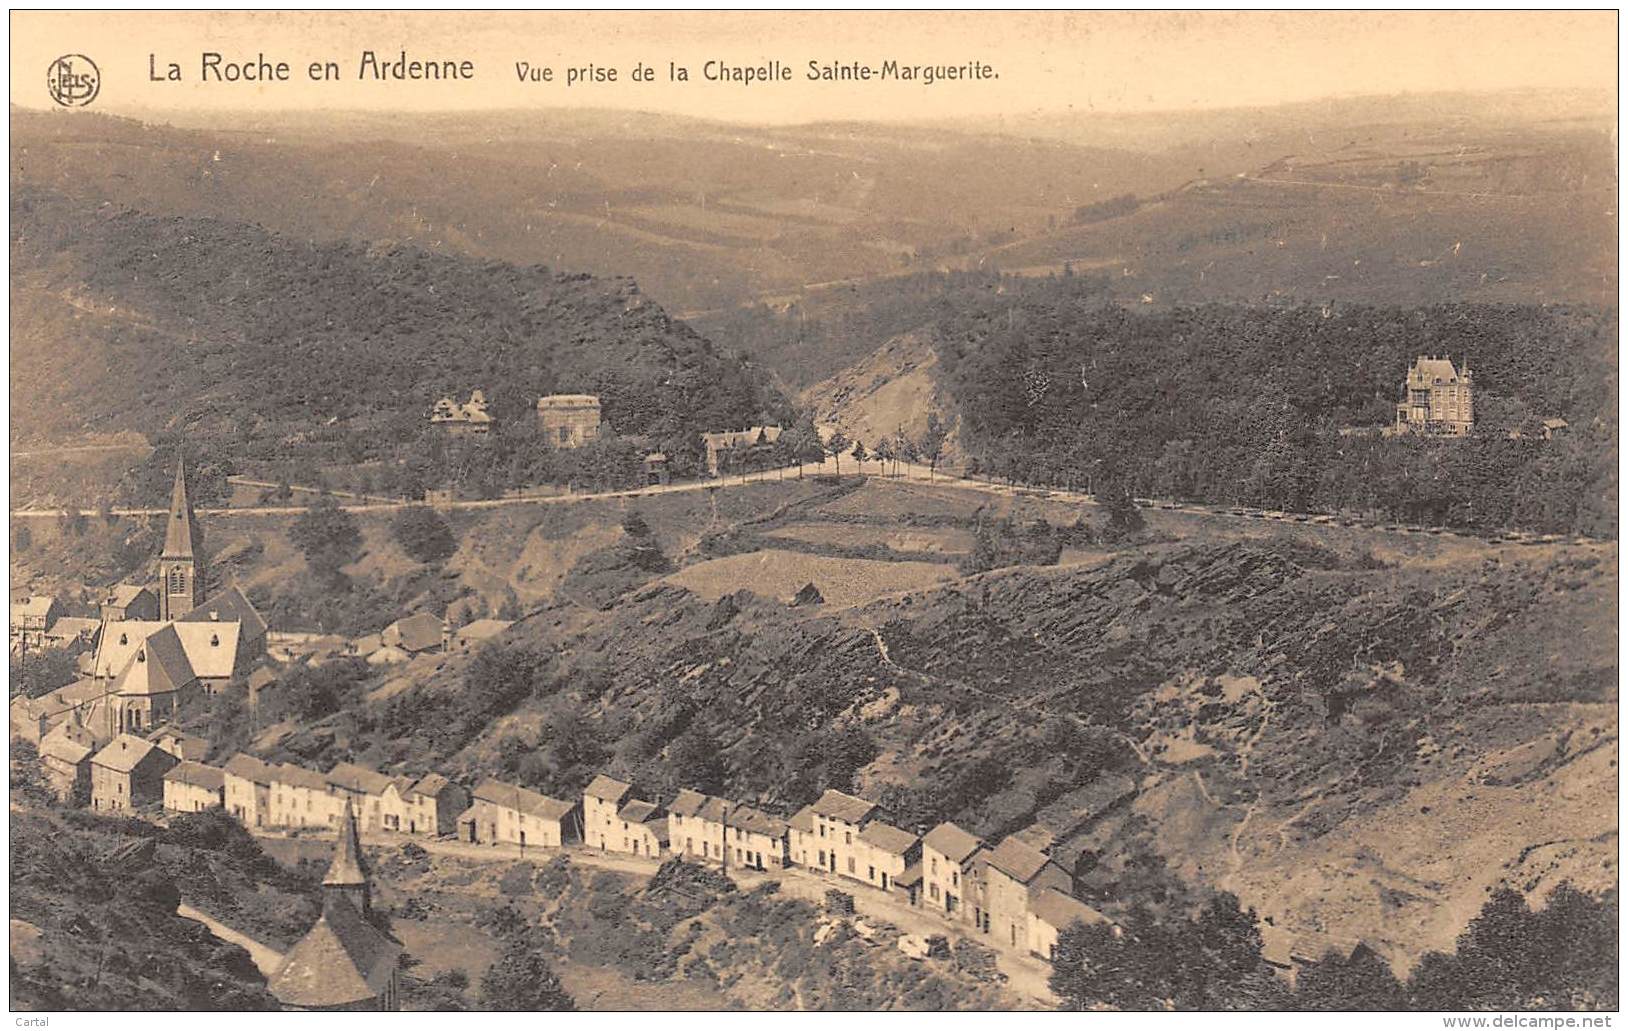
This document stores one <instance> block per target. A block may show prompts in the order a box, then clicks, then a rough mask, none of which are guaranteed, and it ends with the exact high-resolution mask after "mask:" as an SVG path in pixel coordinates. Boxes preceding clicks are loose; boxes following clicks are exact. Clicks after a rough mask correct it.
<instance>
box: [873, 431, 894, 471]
mask: <svg viewBox="0 0 1628 1031" xmlns="http://www.w3.org/2000/svg"><path fill="white" fill-rule="evenodd" d="M871 457H873V458H875V459H876V460H877V461H878V462H881V463H882V475H883V476H886V475H887V474H888V472H887V466H888V463H889V462H891V461H893V457H894V456H893V443H892V441H890V440H889V439H888V438H887V437H883V438H882V439H881V440H879V441H877V442H876V454H875V455H873V456H871Z"/></svg>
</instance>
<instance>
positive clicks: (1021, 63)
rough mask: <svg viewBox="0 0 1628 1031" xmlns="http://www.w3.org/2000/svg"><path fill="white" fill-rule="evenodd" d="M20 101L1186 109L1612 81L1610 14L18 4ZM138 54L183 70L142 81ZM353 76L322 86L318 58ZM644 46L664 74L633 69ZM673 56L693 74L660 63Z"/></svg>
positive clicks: (739, 114) (786, 112) (860, 111)
mask: <svg viewBox="0 0 1628 1031" xmlns="http://www.w3.org/2000/svg"><path fill="white" fill-rule="evenodd" d="M11 28H12V32H11V102H12V103H13V104H17V105H21V106H25V107H51V106H53V105H52V102H51V100H50V98H49V96H48V95H47V93H46V89H45V79H46V69H47V67H48V66H49V65H50V64H51V62H52V60H53V59H54V58H56V57H58V56H60V55H62V54H67V53H78V54H84V55H87V56H89V57H90V58H91V59H92V60H93V61H95V62H96V64H97V66H98V67H99V68H100V71H101V79H102V86H101V94H100V95H99V96H98V97H97V99H96V101H95V108H94V109H95V110H99V111H108V112H115V113H117V112H138V111H142V110H155V109H163V108H187V109H195V110H213V111H231V110H244V109H253V110H261V111H272V110H286V109H295V110H315V109H324V108H339V109H356V110H373V111H383V110H405V111H430V110H460V109H481V108H526V107H538V108H543V107H602V108H625V109H640V110H648V111H665V112H673V113H678V114H686V115H695V116H701V117H708V118H717V119H725V120H731V121H752V122H803V121H811V120H820V119H865V120H905V119H926V118H934V119H938V118H945V117H962V116H967V117H976V116H988V115H998V114H1022V113H1029V112H1045V111H1063V110H1075V111H1099V112H1130V111H1154V110H1194V109H1200V108H1217V107H1235V106H1251V105H1262V104H1276V103H1285V102H1292V101H1300V100H1311V99H1316V98H1320V97H1328V96H1346V95H1354V94H1394V93H1403V92H1434V91H1443V90H1472V91H1481V90H1499V89H1516V88H1532V87H1537V88H1588V89H1599V90H1605V91H1608V92H1614V90H1615V88H1616V73H1617V57H1616V38H1617V29H1616V14H1615V13H1614V12H1611V11H1603V12H1572V13H1554V14H1550V13H1530V12H1463V13H1443V12H1392V13H1342V12H1300V13H1270V12H1257V13H1250V12H1191V13H1162V12H1161V13H1135V12H1131V13H1086V14H1072V13H1062V12H1057V13H971V12H968V13H950V14H942V13H908V12H902V13H901V12H895V13H868V12H831V13H800V14H783V13H701V14H687V13H658V12H647V13H637V14H626V13H592V12H567V13H540V14H524V13H510V12H501V13H484V14H449V13H395V12H377V13H367V12H361V13H316V12H310V13H292V14H291V13H280V12H236V13H219V12H178V13H165V14H141V13H133V12H85V13H76V12H61V13H51V12H19V13H13V14H12V15H11ZM403 48H406V49H407V50H408V51H409V55H408V56H409V57H410V58H420V59H425V60H441V59H469V60H472V61H473V62H474V63H475V66H476V78H475V79H474V80H473V81H470V82H456V83H452V82H405V83H379V82H359V81H357V79H356V74H357V66H358V63H359V61H358V58H359V55H360V54H361V52H362V51H363V50H366V49H371V50H374V51H376V52H377V53H378V54H379V55H380V56H381V58H386V59H392V60H393V59H394V58H395V57H396V56H398V54H399V51H401V50H402V49H403ZM206 50H212V51H218V52H220V53H222V54H223V55H225V56H226V57H227V58H229V59H253V58H254V57H255V56H256V54H257V53H260V52H263V53H264V54H265V55H266V57H267V58H268V59H269V60H271V61H273V62H276V61H287V62H288V64H289V65H290V68H291V78H290V81H288V82H284V83H275V84H270V85H256V84H246V83H210V84H200V83H199V82H198V81H197V80H198V77H199V64H200V54H201V52H203V51H206ZM149 54H152V55H154V57H155V59H156V61H157V63H158V67H159V69H160V70H162V69H163V68H164V66H165V63H166V62H168V61H175V62H176V63H178V64H179V65H180V66H181V68H182V71H183V74H184V75H185V76H186V80H187V81H185V82H182V83H179V84H175V83H154V82H150V81H149V73H148V64H149ZM889 58H892V59H897V60H898V61H900V62H901V63H906V64H914V63H930V64H951V65H960V64H964V63H965V62H968V61H977V62H985V63H988V64H989V65H991V66H993V67H994V69H995V71H996V72H997V74H998V76H999V78H997V79H991V80H987V81H983V82H949V83H942V84H938V85H933V86H924V85H921V84H919V83H906V82H871V83H842V84H826V83H811V82H808V81H806V80H805V79H804V75H805V73H806V70H807V62H808V61H809V60H817V61H821V62H848V61H861V62H865V63H869V64H879V63H880V62H881V61H883V60H886V59H889ZM709 59H716V60H720V61H724V62H729V63H731V64H736V65H758V64H762V63H763V62H765V61H768V60H779V61H782V62H784V63H786V64H788V65H790V66H791V68H792V72H793V75H794V78H793V80H792V81H790V82H785V83H775V84H768V85H756V86H748V87H742V86H736V85H729V84H723V83H714V82H707V81H704V80H703V79H702V77H701V70H702V64H703V62H705V61H707V60H709ZM327 60H332V61H336V62H338V63H339V65H340V68H341V71H342V74H343V76H344V79H343V81H341V82H338V83H313V82H311V81H310V80H309V78H308V77H307V73H306V68H307V66H308V65H309V64H310V63H311V62H312V61H327ZM516 61H530V62H531V63H532V64H534V65H535V64H546V65H552V66H553V67H554V68H555V69H556V74H557V75H563V74H564V69H565V67H566V66H568V65H572V64H576V65H585V64H588V63H590V62H591V63H594V64H597V65H599V66H601V67H606V66H610V67H616V68H617V69H618V70H619V72H620V75H621V78H622V81H619V82H617V83H615V84H599V85H591V86H575V87H570V88H567V87H566V86H565V85H564V83H563V82H558V81H557V82H555V83H553V84H531V85H521V84H520V83H519V82H518V81H517V77H516V73H515V68H514V65H515V62H516ZM636 61H643V62H645V63H646V64H648V65H652V66H654V67H656V68H657V69H658V70H659V73H660V74H659V76H658V79H657V81H655V82H650V83H635V82H631V81H627V73H628V70H629V69H631V67H632V66H633V64H634V63H635V62H636ZM669 61H676V62H678V63H680V64H684V65H687V66H689V68H690V72H691V81H690V82H688V83H686V84H674V83H670V82H668V81H666V69H667V63H668V62H669Z"/></svg>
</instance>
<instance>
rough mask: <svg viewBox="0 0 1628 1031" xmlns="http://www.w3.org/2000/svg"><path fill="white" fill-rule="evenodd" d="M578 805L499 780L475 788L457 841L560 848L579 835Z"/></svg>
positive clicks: (459, 825)
mask: <svg viewBox="0 0 1628 1031" xmlns="http://www.w3.org/2000/svg"><path fill="white" fill-rule="evenodd" d="M580 818H581V817H580V814H579V813H578V811H577V806H576V805H575V804H574V803H571V802H563V801H561V800H560V799H557V798H549V797H548V796H547V795H540V794H538V793H537V792H535V791H530V790H527V789H526V788H522V787H519V786H517V785H514V784H505V783H503V782H502V781H500V780H493V779H491V778H488V779H486V780H483V781H481V782H480V784H478V785H477V786H476V787H475V794H474V801H473V802H472V803H471V804H470V806H469V808H468V809H466V810H465V811H464V812H463V814H462V815H460V816H459V817H458V820H457V823H458V840H460V841H468V842H471V843H480V844H486V845H496V844H499V843H503V844H509V845H519V846H520V847H521V848H525V847H526V846H528V845H530V846H532V847H537V848H559V847H560V846H561V845H564V844H565V843H566V842H568V841H572V840H574V839H575V838H577V837H579V835H578V834H577V828H576V824H577V823H578V822H580Z"/></svg>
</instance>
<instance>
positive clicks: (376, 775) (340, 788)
mask: <svg viewBox="0 0 1628 1031" xmlns="http://www.w3.org/2000/svg"><path fill="white" fill-rule="evenodd" d="M326 777H327V780H328V787H329V789H330V790H331V791H332V793H333V795H334V797H336V798H339V799H341V800H348V801H349V802H350V804H351V808H353V809H354V810H355V811H356V819H357V822H358V823H359V824H360V825H361V827H362V829H363V830H373V831H376V830H382V829H383V828H384V815H383V813H384V810H383V806H384V793H385V789H386V788H388V787H390V778H389V777H386V776H385V775H384V774H382V773H380V772H379V771H378V770H370V769H368V768H367V767H366V766H358V765H357V764H356V763H350V762H342V763H336V764H335V765H334V768H333V769H331V770H329V771H328V772H327V774H326Z"/></svg>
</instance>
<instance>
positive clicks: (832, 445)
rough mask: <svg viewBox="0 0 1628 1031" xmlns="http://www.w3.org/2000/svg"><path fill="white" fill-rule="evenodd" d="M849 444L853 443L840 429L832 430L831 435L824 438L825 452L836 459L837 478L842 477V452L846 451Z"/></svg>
mask: <svg viewBox="0 0 1628 1031" xmlns="http://www.w3.org/2000/svg"><path fill="white" fill-rule="evenodd" d="M851 444H853V441H851V440H849V439H848V435H847V434H846V433H844V432H842V430H840V429H834V430H832V431H831V435H830V436H829V437H826V438H825V453H826V454H828V455H830V456H831V457H832V458H835V459H836V460H837V479H839V480H840V479H841V478H842V453H843V452H844V451H847V450H848V448H849V446H850V445H851Z"/></svg>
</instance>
